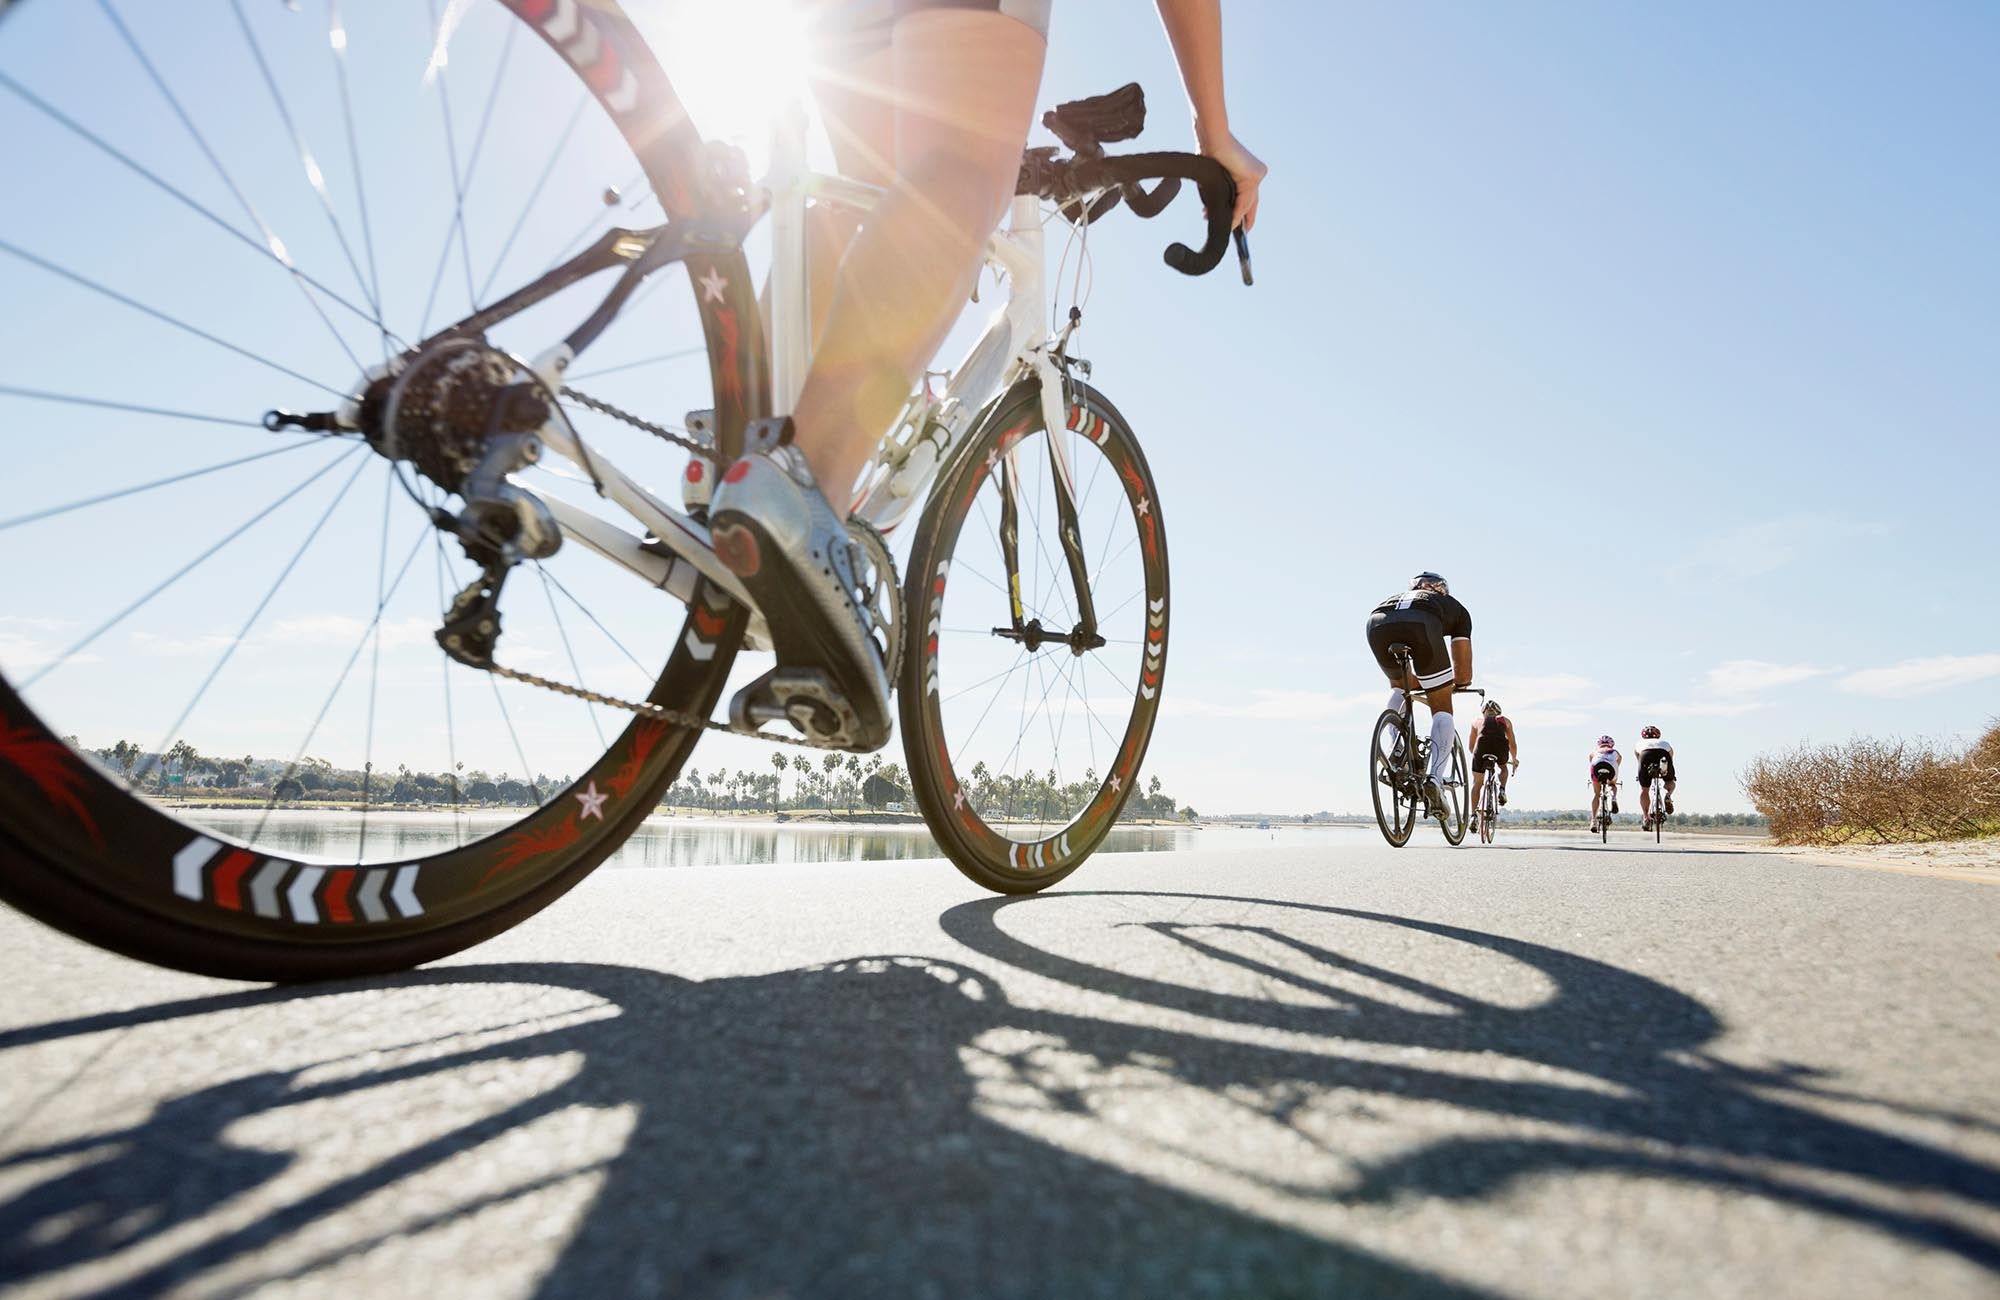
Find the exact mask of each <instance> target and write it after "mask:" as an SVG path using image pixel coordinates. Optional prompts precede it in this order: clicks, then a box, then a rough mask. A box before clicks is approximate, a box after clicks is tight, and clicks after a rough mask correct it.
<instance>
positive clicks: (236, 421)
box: [0, 384, 347, 443]
mask: <svg viewBox="0 0 2000 1300" xmlns="http://www.w3.org/2000/svg"><path fill="white" fill-rule="evenodd" d="M0 397H22V398H26V399H28V400H29V401H35V402H57V403H60V404H63V405H66V406H94V407H98V408H100V409H103V410H107V411H131V412H133V413H135V414H138V415H158V416H162V417H164V418H166V419H169V420H191V421H194V422H196V423H200V424H223V425H229V426H231V427H233V428H238V429H256V430H259V431H260V432H264V433H270V432H271V431H270V430H268V429H265V428H264V422H263V421H262V420H245V419H243V418H241V417H240V416H234V415H206V414H203V413H202V412H200V411H176V410H174V409H172V408H171V407H165V406H143V405H140V404H139V403H137V402H114V401H112V400H111V399H109V398H105V397H84V396H81V395H79V394H76V393H52V392H50V391H48V390H47V389H44V388H17V387H15V386H14V385H12V384H0ZM273 436H274V437H286V438H298V439H300V440H301V441H302V443H304V442H317V441H321V440H324V439H326V438H328V437H346V436H347V435H345V434H338V435H330V434H324V433H308V432H306V431H304V430H300V429H285V430H280V431H278V432H277V433H276V434H273Z"/></svg>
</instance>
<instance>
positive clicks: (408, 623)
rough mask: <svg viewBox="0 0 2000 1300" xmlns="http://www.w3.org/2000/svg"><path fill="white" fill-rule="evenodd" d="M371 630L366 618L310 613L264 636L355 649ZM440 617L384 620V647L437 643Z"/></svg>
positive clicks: (279, 624) (282, 623)
mask: <svg viewBox="0 0 2000 1300" xmlns="http://www.w3.org/2000/svg"><path fill="white" fill-rule="evenodd" d="M367 630H368V623H367V620H365V619H360V618H355V617H353V616H351V615H347V614H309V615H305V616H303V617H300V618H287V619H280V620H279V621H278V622H277V623H276V624H274V625H273V626H272V628H271V630H270V632H269V633H267V634H266V635H265V637H262V638H259V639H268V640H271V641H278V642H283V643H287V644H293V645H331V646H338V647H340V648H342V649H352V648H353V646H354V643H355V642H357V641H359V640H360V639H361V637H362V635H363V634H364V633H365V632H366V631H367ZM436 632H437V620H436V619H428V618H415V617H412V618H405V619H396V620H389V619H385V620H383V622H382V648H383V649H385V650H395V649H399V648H401V647H403V646H411V645H427V646H435V645H436V644H437V642H436V640H435V639H434V636H435V633H436Z"/></svg>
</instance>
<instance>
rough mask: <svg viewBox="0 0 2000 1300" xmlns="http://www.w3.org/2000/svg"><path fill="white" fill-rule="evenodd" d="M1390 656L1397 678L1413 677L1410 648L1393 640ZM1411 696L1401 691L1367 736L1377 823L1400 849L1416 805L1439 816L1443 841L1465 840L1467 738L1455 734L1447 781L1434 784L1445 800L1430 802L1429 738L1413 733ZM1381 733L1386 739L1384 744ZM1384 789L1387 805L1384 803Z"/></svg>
mask: <svg viewBox="0 0 2000 1300" xmlns="http://www.w3.org/2000/svg"><path fill="white" fill-rule="evenodd" d="M1389 656H1390V658H1391V659H1393V660H1395V661H1396V664H1397V666H1398V668H1399V669H1400V670H1401V671H1400V672H1399V674H1398V678H1397V679H1398V680H1399V681H1409V680H1413V674H1412V672H1411V650H1410V648H1409V647H1408V646H1406V645H1400V644H1399V645H1392V646H1390V647H1389ZM1456 689H1457V690H1459V691H1463V692H1465V693H1466V694H1468V695H1479V696H1484V695H1485V694H1486V692H1485V691H1483V690H1480V689H1478V688H1476V687H1471V686H1461V687H1457V688H1456ZM1413 695H1414V692H1411V691H1408V690H1406V691H1404V692H1403V707H1402V708H1400V709H1384V710H1383V711H1382V714H1381V716H1380V717H1378V718H1376V720H1375V730H1374V734H1373V736H1372V737H1371V738H1370V740H1369V745H1368V789H1369V793H1370V795H1371V797H1372V798H1373V799H1374V801H1375V824H1376V825H1377V826H1378V827H1380V828H1381V831H1382V838H1383V839H1385V840H1387V841H1389V845H1390V847H1392V848H1398V849H1400V848H1402V847H1403V846H1404V845H1405V844H1408V843H1409V842H1410V835H1411V834H1412V833H1413V832H1414V831H1415V830H1416V825H1417V810H1418V808H1419V806H1421V807H1422V809H1423V815H1424V816H1425V817H1435V818H1437V819H1438V826H1439V829H1441V830H1442V831H1443V832H1444V838H1445V842H1446V843H1448V844H1450V845H1452V846H1453V847H1457V846H1458V845H1460V844H1462V843H1464V842H1465V832H1466V827H1467V818H1466V765H1465V742H1464V741H1463V740H1461V739H1459V738H1457V737H1454V738H1453V740H1452V754H1451V759H1450V761H1449V763H1448V764H1447V770H1446V773H1445V780H1444V781H1442V782H1441V783H1439V786H1438V789H1439V793H1440V794H1441V795H1442V796H1443V801H1442V802H1441V803H1436V802H1433V801H1432V799H1431V797H1430V794H1429V792H1428V791H1427V790H1426V789H1425V786H1426V785H1427V784H1428V783H1429V777H1430V758H1431V742H1430V737H1429V736H1419V735H1418V734H1417V727H1416V703H1415V701H1414V699H1413V698H1412V696H1413ZM1385 735H1386V736H1388V737H1389V738H1390V739H1389V740H1388V742H1387V743H1386V744H1385V743H1384V739H1383V737H1384V736H1385ZM1385 794H1386V796H1387V798H1388V806H1387V807H1384V805H1383V799H1384V796H1385Z"/></svg>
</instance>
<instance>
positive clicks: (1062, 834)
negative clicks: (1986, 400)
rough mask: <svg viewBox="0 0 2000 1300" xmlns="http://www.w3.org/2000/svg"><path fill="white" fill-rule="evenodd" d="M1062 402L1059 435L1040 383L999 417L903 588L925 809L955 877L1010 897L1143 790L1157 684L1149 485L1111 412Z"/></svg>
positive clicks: (1162, 631) (1079, 857) (935, 508)
mask: <svg viewBox="0 0 2000 1300" xmlns="http://www.w3.org/2000/svg"><path fill="white" fill-rule="evenodd" d="M1069 397H1070V406H1069V418H1068V420H1067V421H1066V426H1067V427H1065V428H1061V429H1049V428H1047V427H1045V421H1044V419H1043V416H1042V409H1043V408H1042V399H1041V388H1040V386H1039V385H1038V384H1036V383H1035V382H1033V381H1028V382H1024V383H1021V384H1017V385H1016V386H1015V387H1014V388H1013V389H1011V390H1010V391H1008V392H1007V393H1004V394H1002V395H1001V396H1000V397H999V398H997V399H995V401H994V402H993V403H992V404H991V405H990V406H989V407H988V408H987V411H986V413H985V414H984V415H983V416H982V417H981V418H980V420H979V422H978V424H977V425H976V426H975V431H974V433H973V434H972V436H971V441H970V442H969V443H968V445H967V446H966V448H965V451H964V453H963V455H962V456H960V458H959V459H958V461H957V462H956V465H955V468H953V469H952V470H951V471H950V472H949V473H948V474H947V475H946V476H945V478H944V479H943V480H942V481H941V482H939V483H938V485H937V486H936V487H935V488H933V489H932V492H931V500H930V503H929V504H928V505H927V506H926V507H925V512H924V518H923V521H922V524H921V526H920V527H919V529H918V533H917V538H916V541H915V543H914V544H913V546H912V548H911V557H910V566H909V573H908V575H907V577H906V579H905V584H906V588H905V589H906V591H907V593H908V595H907V599H906V602H905V604H906V607H907V613H906V615H905V618H906V620H907V622H906V625H905V627H904V629H903V631H904V647H905V649H904V654H903V666H902V678H903V680H902V682H901V685H900V697H901V698H900V711H901V719H902V726H903V743H904V747H905V750H906V752H907V756H908V760H909V765H910V778H911V784H912V787H913V791H914V793H915V795H916V800H917V806H918V807H919V808H921V809H922V810H923V814H924V821H925V823H926V824H927V825H929V827H930V829H931V834H933V835H934V836H936V837H937V841H938V843H939V845H940V846H941V847H942V848H943V849H944V851H945V854H946V856H948V857H950V859H951V860H952V862H953V863H955V864H956V865H957V867H958V869H959V870H960V871H962V872H964V873H965V874H966V876H967V877H969V878H970V879H972V880H974V881H976V882H978V883H979V884H981V885H983V886H985V887H986V888H988V889H991V890H995V891H997V892H1000V893H1008V894H1024V893H1033V892H1035V891H1036V890H1040V889H1046V888H1048V887H1049V886H1050V885H1052V884H1054V883H1055V882H1056V881H1058V880H1061V879H1062V878H1063V877H1064V876H1067V875H1068V874H1069V873H1070V872H1072V871H1074V870H1076V868H1077V867H1079V866H1081V865H1082V863H1083V860H1084V859H1085V858H1086V857H1088V856H1089V855H1090V853H1091V852H1092V851H1093V850H1094V849H1096V847H1097V846H1098V845H1099V844H1100V843H1102V842H1103V840H1104V837H1105V835H1106V834H1108V833H1109V832H1110V830H1111V827H1112V825H1113V824H1114V823H1115V822H1116V821H1117V820H1118V817H1119V814H1120V812H1121V811H1122V810H1123V809H1124V808H1125V806H1126V803H1127V800H1129V799H1131V798H1132V796H1133V794H1134V793H1135V790H1136V787H1137V786H1138V784H1139V774H1140V764H1141V763H1142V762H1143V761H1144V759H1145V756H1146V746H1147V744H1148V743H1149V742H1150V741H1151V739H1152V735H1153V722H1154V720H1155V718H1156V717H1157V716H1158V714H1159V708H1160V689H1161V683H1162V678H1163V676H1164V674H1165V671H1166V656H1167V629H1168V608H1167V540H1166V526H1165V524H1164V522H1163V521H1162V520H1161V517H1160V504H1159V494H1158V492H1156V491H1155V490H1154V487H1153V479H1152V474H1151V472H1150V471H1149V470H1148V469H1147V467H1146V458H1145V455H1144V454H1143V453H1142V452H1141V451H1140V448H1139V442H1138V439H1137V438H1136V437H1135V436H1134V435H1133V433H1132V430H1131V428H1130V427H1129V426H1128V425H1127V424H1126V423H1125V420H1124V417H1123V416H1121V415H1119V413H1118V411H1117V409H1116V408H1115V407H1113V406H1112V405H1111V403H1110V402H1108V401H1106V400H1105V398H1104V396H1103V395H1102V394H1101V393H1098V392H1097V391H1096V390H1094V389H1092V388H1090V387H1089V386H1088V385H1085V384H1072V385H1071V386H1070V390H1069ZM1065 467H1067V468H1065ZM1143 797H1144V796H1142V798H1143ZM1153 811H1154V812H1155V813H1156V814H1157V815H1161V816H1167V815H1171V812H1172V809H1171V808H1162V809H1155V810H1153Z"/></svg>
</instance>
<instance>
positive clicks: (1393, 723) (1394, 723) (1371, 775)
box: [1368, 709, 1417, 849]
mask: <svg viewBox="0 0 2000 1300" xmlns="http://www.w3.org/2000/svg"><path fill="white" fill-rule="evenodd" d="M1385 728H1391V729H1393V730H1394V731H1395V732H1396V734H1397V735H1398V736H1399V737H1401V739H1402V741H1403V756H1404V758H1405V760H1406V763H1407V766H1406V767H1405V769H1404V772H1405V774H1406V775H1410V776H1411V779H1412V781H1413V782H1414V773H1415V770H1416V769H1415V766H1414V764H1415V761H1416V755H1417V740H1416V728H1415V727H1413V726H1411V725H1410V719H1409V717H1408V716H1407V715H1405V714H1404V713H1403V712H1402V711H1401V710H1398V709H1384V710H1382V713H1381V716H1379V717H1378V718H1376V719H1375V730H1374V734H1373V735H1372V736H1371V737H1370V738H1369V741H1368V786H1369V795H1370V797H1371V798H1372V799H1373V800H1374V802H1375V826H1376V828H1377V829H1378V830H1380V831H1381V832H1382V838H1383V839H1385V840H1387V841H1389V847H1390V848H1392V849H1400V848H1402V847H1403V846H1404V845H1405V844H1408V843H1409V842H1410V836H1412V835H1414V834H1416V830H1417V803H1416V800H1415V799H1414V798H1412V799H1411V800H1409V803H1408V809H1409V812H1408V814H1407V815H1406V816H1405V817H1404V818H1403V820H1402V821H1401V822H1400V823H1399V829H1398V830H1394V831H1392V830H1391V829H1390V827H1389V822H1388V819H1387V818H1386V817H1385V816H1384V815H1383V812H1382V789H1383V786H1382V782H1381V780H1380V779H1379V778H1378V777H1377V776H1376V774H1375V760H1376V759H1377V758H1380V759H1381V760H1382V765H1383V767H1384V768H1385V769H1387V770H1389V771H1391V772H1393V771H1395V766H1396V765H1395V763H1394V762H1393V761H1392V760H1393V758H1394V755H1393V753H1384V752H1383V750H1382V732H1383V730H1384V729H1385ZM1414 793H1415V792H1414V790H1413V791H1412V794H1414Z"/></svg>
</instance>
